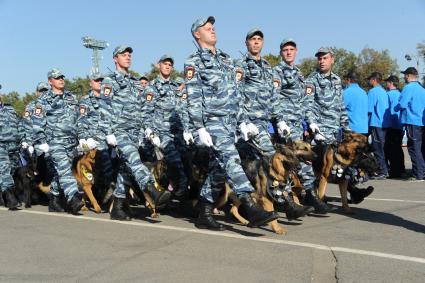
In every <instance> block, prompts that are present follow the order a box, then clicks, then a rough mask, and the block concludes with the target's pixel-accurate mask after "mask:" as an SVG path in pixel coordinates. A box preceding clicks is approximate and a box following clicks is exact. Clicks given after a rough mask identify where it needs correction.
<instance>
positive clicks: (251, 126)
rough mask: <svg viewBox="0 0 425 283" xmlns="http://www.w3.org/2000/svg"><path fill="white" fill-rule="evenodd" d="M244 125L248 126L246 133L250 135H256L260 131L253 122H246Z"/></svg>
mask: <svg viewBox="0 0 425 283" xmlns="http://www.w3.org/2000/svg"><path fill="white" fill-rule="evenodd" d="M246 127H247V128H248V134H249V135H251V136H256V135H258V134H259V133H260V130H258V128H257V126H256V125H254V124H253V123H248V125H246Z"/></svg>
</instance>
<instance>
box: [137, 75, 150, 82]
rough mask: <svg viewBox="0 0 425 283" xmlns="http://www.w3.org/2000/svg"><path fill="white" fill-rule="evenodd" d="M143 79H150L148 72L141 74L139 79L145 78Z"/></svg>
mask: <svg viewBox="0 0 425 283" xmlns="http://www.w3.org/2000/svg"><path fill="white" fill-rule="evenodd" d="M143 79H145V80H147V81H149V79H148V75H147V74H143V75H141V76H140V78H139V81H141V80H143Z"/></svg>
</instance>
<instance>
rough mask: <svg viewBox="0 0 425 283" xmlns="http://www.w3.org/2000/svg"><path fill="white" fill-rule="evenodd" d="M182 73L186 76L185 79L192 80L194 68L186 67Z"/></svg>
mask: <svg viewBox="0 0 425 283" xmlns="http://www.w3.org/2000/svg"><path fill="white" fill-rule="evenodd" d="M184 72H185V74H186V79H187V80H191V79H192V78H193V76H194V75H195V68H194V67H192V66H188V67H186V69H185V70H184Z"/></svg>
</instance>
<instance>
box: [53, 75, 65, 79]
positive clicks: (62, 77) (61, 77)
mask: <svg viewBox="0 0 425 283" xmlns="http://www.w3.org/2000/svg"><path fill="white" fill-rule="evenodd" d="M53 79H54V80H64V79H65V77H64V76H60V77H57V78H53Z"/></svg>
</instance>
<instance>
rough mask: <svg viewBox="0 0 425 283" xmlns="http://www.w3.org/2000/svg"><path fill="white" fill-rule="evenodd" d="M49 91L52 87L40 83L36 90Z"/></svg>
mask: <svg viewBox="0 0 425 283" xmlns="http://www.w3.org/2000/svg"><path fill="white" fill-rule="evenodd" d="M49 89H50V86H49V84H48V83H46V82H39V83H38V85H37V88H36V90H37V91H45V90H49Z"/></svg>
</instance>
